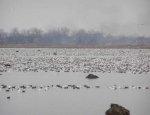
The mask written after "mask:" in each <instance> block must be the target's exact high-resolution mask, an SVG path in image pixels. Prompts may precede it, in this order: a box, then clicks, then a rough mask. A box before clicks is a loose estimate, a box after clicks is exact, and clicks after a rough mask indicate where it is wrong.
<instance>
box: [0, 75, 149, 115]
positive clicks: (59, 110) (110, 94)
mask: <svg viewBox="0 0 150 115" xmlns="http://www.w3.org/2000/svg"><path fill="white" fill-rule="evenodd" d="M94 74H96V75H98V76H99V77H100V78H99V79H96V80H88V79H86V78H85V77H86V76H87V75H88V74H87V73H61V72H60V73H55V72H48V73H44V72H40V73H31V72H28V73H23V72H20V73H15V72H10V73H9V72H8V73H2V75H0V84H7V85H15V86H17V85H24V84H26V85H30V84H32V85H38V84H39V85H43V86H45V85H52V84H53V85H56V84H60V85H68V84H75V85H81V86H83V85H85V84H86V85H90V86H95V85H99V86H101V87H100V88H89V89H86V88H81V89H80V90H73V89H70V88H68V89H59V88H50V89H49V90H47V91H45V90H43V89H42V90H36V89H30V88H29V89H28V90H26V92H24V93H23V92H18V91H17V90H13V91H10V92H6V91H5V90H3V89H1V90H0V114H1V115H60V114H61V115H104V114H105V111H106V110H107V109H108V108H109V106H110V103H117V104H120V105H122V106H124V107H126V108H127V109H129V110H130V112H131V115H143V114H144V115H149V112H150V111H149V107H150V100H149V97H150V89H148V90H144V89H141V90H138V89H128V90H110V89H108V88H104V87H105V86H106V85H107V86H111V85H117V86H124V85H126V86H129V85H135V86H150V84H149V83H150V78H149V75H147V74H142V75H138V74H137V75H135V74H115V73H114V74H113V73H111V74H107V73H105V74H104V73H103V74H102V73H94ZM8 96H10V99H7V97H8Z"/></svg>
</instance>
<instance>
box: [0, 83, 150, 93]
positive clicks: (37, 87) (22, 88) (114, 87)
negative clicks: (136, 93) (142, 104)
mask: <svg viewBox="0 0 150 115" xmlns="http://www.w3.org/2000/svg"><path fill="white" fill-rule="evenodd" d="M52 88H54V89H81V88H84V89H90V88H92V89H93V88H108V89H110V90H118V89H122V90H123V89H150V87H149V86H135V85H131V86H118V85H112V86H106V85H105V86H99V85H96V86H90V85H48V86H43V85H18V86H11V85H5V84H1V85H0V90H5V91H6V92H10V91H13V90H17V91H18V92H26V90H27V89H33V90H45V91H47V90H50V89H52Z"/></svg>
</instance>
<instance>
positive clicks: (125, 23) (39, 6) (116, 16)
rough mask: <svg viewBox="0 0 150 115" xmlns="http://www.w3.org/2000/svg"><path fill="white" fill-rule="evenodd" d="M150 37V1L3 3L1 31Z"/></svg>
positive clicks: (16, 0)
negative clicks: (66, 31)
mask: <svg viewBox="0 0 150 115" xmlns="http://www.w3.org/2000/svg"><path fill="white" fill-rule="evenodd" d="M13 27H18V28H19V29H28V28H32V27H37V28H41V29H43V30H48V29H53V28H61V27H68V28H70V29H71V30H78V29H85V30H96V31H102V32H104V33H107V34H112V35H119V34H125V35H145V36H150V0H0V28H1V29H4V30H5V31H9V30H11V29H12V28H13Z"/></svg>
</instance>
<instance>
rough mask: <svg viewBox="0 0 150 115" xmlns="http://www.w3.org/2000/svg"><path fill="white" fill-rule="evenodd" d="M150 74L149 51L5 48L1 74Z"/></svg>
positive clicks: (1, 51)
mask: <svg viewBox="0 0 150 115" xmlns="http://www.w3.org/2000/svg"><path fill="white" fill-rule="evenodd" d="M7 71H16V72H41V71H42V72H84V73H90V72H101V73H133V74H149V73H150V50H149V49H73V48H70V49H69V48H68V49H66V48H61V49H59V48H43V49H42V48H41V49H40V48H33V49H32V48H30V49H24V48H20V49H16V48H1V49H0V72H7Z"/></svg>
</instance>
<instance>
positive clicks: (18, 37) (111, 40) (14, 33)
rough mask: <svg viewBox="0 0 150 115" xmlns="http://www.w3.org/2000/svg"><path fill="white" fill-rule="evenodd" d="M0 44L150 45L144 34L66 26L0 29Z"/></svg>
mask: <svg viewBox="0 0 150 115" xmlns="http://www.w3.org/2000/svg"><path fill="white" fill-rule="evenodd" d="M0 44H61V45H80V44H84V45H98V44H100V45H105V44H106V45H143V44H144V45H150V38H148V37H145V36H125V35H120V36H112V35H106V34H103V33H102V32H97V31H85V30H78V31H70V30H69V29H68V28H61V29H53V30H49V31H47V32H43V31H42V30H41V29H38V28H32V29H28V30H21V31H20V30H18V29H17V28H13V29H12V30H11V31H10V32H5V31H3V30H2V29H0Z"/></svg>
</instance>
